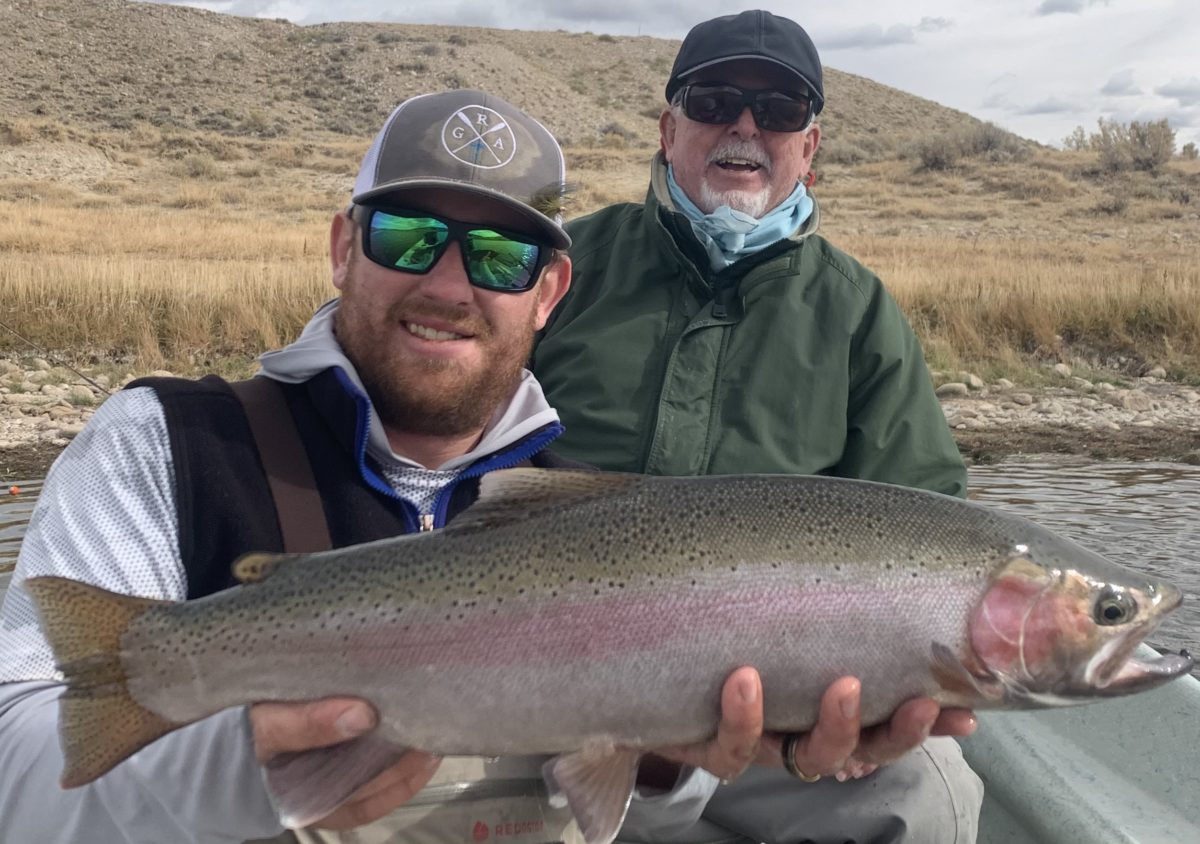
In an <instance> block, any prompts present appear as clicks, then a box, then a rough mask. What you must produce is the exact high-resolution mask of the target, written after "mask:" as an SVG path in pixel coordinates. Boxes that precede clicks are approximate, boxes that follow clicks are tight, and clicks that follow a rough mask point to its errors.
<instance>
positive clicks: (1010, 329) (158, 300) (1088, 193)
mask: <svg viewBox="0 0 1200 844" xmlns="http://www.w3.org/2000/svg"><path fill="white" fill-rule="evenodd" d="M6 125H8V126H9V128H8V129H7V130H6V131H8V133H9V135H10V136H12V137H13V138H15V139H17V140H16V144H17V145H18V146H15V147H14V145H12V142H11V141H10V146H9V147H8V148H9V149H13V148H17V149H20V150H23V149H25V148H27V147H29V146H30V144H31V143H33V142H34V141H36V139H38V138H43V137H53V138H57V139H58V142H57V143H58V145H57V146H55V148H54V149H55V153H54V155H55V156H56V158H55V159H54V162H56V163H57V162H68V163H69V162H70V161H71V160H72V158H71V156H72V155H73V154H74V153H73V152H72V150H77V151H78V156H79V157H78V160H79V161H81V162H84V163H87V164H88V165H89V166H90V167H91V168H92V169H90V170H86V172H85V171H84V169H83V168H74V169H72V170H70V172H72V173H74V174H75V175H76V177H77V178H75V180H74V181H72V182H67V181H66V180H54V179H51V178H47V177H45V175H44V174H43V173H42V171H40V170H38V168H37V167H32V166H31V167H29V168H28V169H29V172H28V173H27V174H26V175H24V176H19V175H18V176H13V177H10V178H8V179H5V180H2V181H0V319H3V320H4V321H5V322H6V323H8V324H9V325H12V326H13V327H14V328H17V329H18V330H19V331H21V332H22V333H23V334H25V335H26V336H28V337H30V338H31V339H32V340H34V341H35V342H37V343H38V344H40V345H43V346H45V347H47V348H49V349H51V350H54V351H55V352H57V353H60V354H64V355H66V356H68V357H73V356H76V355H77V354H78V353H81V352H84V351H86V352H87V353H89V354H98V355H99V356H100V357H105V358H110V359H114V360H125V361H130V362H132V363H134V364H136V366H137V367H139V368H141V369H143V370H145V369H153V368H156V367H167V368H171V369H174V370H176V371H180V372H191V371H196V370H200V369H211V368H217V369H227V368H228V366H230V365H234V366H237V365H243V366H244V364H245V362H246V361H248V360H249V359H250V358H251V357H252V356H253V355H255V354H257V353H258V352H260V351H261V350H263V349H265V348H270V347H273V346H277V345H279V344H281V343H284V342H286V341H287V340H288V339H289V338H291V337H293V336H295V334H296V333H297V331H298V330H299V328H300V326H301V325H303V323H304V321H305V320H306V319H307V318H308V316H309V315H310V314H311V313H312V311H313V309H314V308H315V307H316V306H317V305H318V304H319V303H320V302H322V301H324V300H325V299H326V298H327V297H329V296H331V295H333V290H332V288H331V287H330V286H329V284H328V270H327V263H326V249H327V226H328V220H329V215H330V214H331V213H332V212H333V211H335V210H336V209H338V208H339V207H341V205H342V204H343V203H344V202H345V201H346V198H347V196H348V192H349V188H350V183H351V181H352V178H353V173H354V169H355V167H356V163H357V159H358V157H359V156H361V154H362V150H363V147H364V146H365V144H364V143H363V142H362V141H359V140H350V139H339V138H333V137H319V138H315V139H313V140H311V141H304V142H298V141H295V140H286V139H270V140H262V139H234V140H230V139H227V138H222V137H220V136H215V135H212V134H211V133H203V132H202V133H187V132H184V131H182V130H171V131H170V132H164V131H161V130H159V129H158V128H156V127H146V126H142V127H137V128H135V129H133V130H131V131H129V132H124V133H122V132H111V133H110V132H100V133H93V134H89V133H86V132H83V133H80V132H77V131H76V130H73V129H69V128H66V127H59V128H57V129H56V128H55V127H54V126H53V125H51V124H49V123H38V122H36V121H26V122H21V123H16V124H14V123H11V122H10V123H9V124H6ZM26 139H34V141H30V140H26ZM96 149H102V150H105V151H106V152H105V154H104V155H103V156H102V157H100V158H96V157H95V156H94V155H92V152H91V151H94V150H96ZM0 154H3V149H0ZM649 155H650V150H648V149H645V148H641V147H625V148H622V147H619V146H618V147H599V148H597V147H588V146H578V147H570V148H568V149H567V159H568V173H569V174H570V178H571V179H572V181H573V183H574V184H575V186H576V190H575V191H574V194H573V197H572V203H571V205H570V206H569V215H570V216H578V215H581V214H585V213H588V212H590V211H592V210H595V209H597V208H599V207H601V206H603V205H607V204H609V203H612V202H617V201H635V202H640V201H641V200H642V198H643V196H644V195H645V190H646V177H647V172H648V158H649ZM14 160H17V159H14ZM19 160H20V161H28V159H25V158H21V159H19ZM1178 164H1179V166H1175V165H1172V167H1171V168H1169V170H1168V172H1167V173H1164V174H1162V175H1161V176H1159V177H1155V178H1154V179H1149V178H1145V179H1142V180H1141V181H1129V180H1126V181H1123V182H1117V181H1112V180H1106V179H1102V178H1099V177H1098V176H1097V175H1096V174H1095V172H1094V170H1092V169H1089V168H1090V167H1091V164H1089V159H1088V158H1087V157H1086V156H1083V155H1080V154H1055V153H1052V152H1049V151H1039V152H1037V153H1036V154H1035V155H1034V156H1033V157H1032V159H1031V160H1030V161H1029V162H1026V163H1022V164H1013V163H998V164H997V163H991V162H989V161H985V160H979V159H971V158H969V157H968V158H965V159H962V160H960V161H959V162H958V163H957V164H956V166H955V167H954V169H952V170H948V171H938V172H930V171H921V170H918V169H917V168H916V166H915V162H914V161H913V160H911V159H887V160H881V161H874V162H866V163H859V164H838V163H832V162H831V163H829V164H827V165H825V166H823V167H822V168H821V171H820V175H821V179H820V181H819V182H818V185H817V187H816V189H815V193H816V195H817V196H818V198H819V200H820V202H821V207H822V213H823V232H824V233H825V234H826V236H827V237H829V238H830V239H831V240H832V241H833V242H834V243H835V244H836V245H838V246H840V247H841V248H843V249H845V250H846V251H848V252H850V253H851V254H852V255H854V256H855V257H857V258H859V259H860V260H861V261H862V262H863V263H864V264H866V265H867V266H869V267H871V268H872V269H873V270H875V271H876V272H877V273H878V274H879V275H880V277H882V278H883V279H884V280H885V282H886V283H887V284H888V286H889V287H890V288H891V289H892V290H893V291H894V292H895V294H896V296H897V298H898V300H899V301H900V302H901V304H902V306H903V307H904V308H905V310H906V311H907V313H908V314H909V316H910V318H911V319H912V322H913V324H914V327H915V328H916V330H917V331H918V334H919V335H920V336H921V337H922V340H923V342H924V343H925V344H926V349H927V354H928V355H929V357H930V359H931V361H932V362H933V364H934V365H935V366H937V367H938V368H948V369H949V368H953V369H962V368H968V369H975V370H978V371H981V372H984V373H989V374H1006V375H1008V376H1009V377H1013V376H1016V377H1017V378H1022V377H1023V376H1024V377H1025V378H1036V372H1037V371H1038V368H1039V367H1040V366H1041V365H1042V364H1044V363H1046V362H1050V361H1057V360H1065V361H1069V362H1073V363H1079V362H1080V361H1084V362H1087V363H1091V364H1092V365H1095V366H1104V365H1106V364H1110V365H1111V364H1117V363H1122V362H1123V365H1124V366H1125V367H1126V368H1133V367H1136V366H1137V365H1140V364H1143V363H1155V364H1162V365H1165V366H1167V367H1168V368H1169V369H1170V370H1171V372H1172V374H1174V375H1176V376H1177V377H1184V378H1188V379H1191V380H1194V381H1197V382H1200V339H1198V338H1200V266H1198V264H1197V262H1196V260H1195V255H1196V254H1198V252H1200V213H1198V211H1200V165H1197V163H1196V162H1179V163H1178ZM1193 194H1194V195H1196V197H1197V198H1196V200H1195V203H1192V202H1191V201H1190V196H1191V195H1193ZM1109 206H1113V207H1112V208H1109ZM1116 206H1119V207H1116ZM1102 209H1108V210H1102ZM0 350H13V351H19V350H21V344H20V342H19V341H17V340H16V339H15V338H13V337H11V336H9V335H7V333H6V332H3V331H0ZM231 361H232V362H233V364H231V363H230V362H231Z"/></svg>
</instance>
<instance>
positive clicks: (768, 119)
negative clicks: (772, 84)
mask: <svg viewBox="0 0 1200 844" xmlns="http://www.w3.org/2000/svg"><path fill="white" fill-rule="evenodd" d="M675 100H676V102H677V103H679V104H680V105H681V106H683V113H684V114H686V115H687V116H688V118H689V119H691V120H695V121H696V122H697V123H711V124H714V125H725V124H728V123H733V122H735V121H736V120H737V119H738V117H740V116H741V114H742V109H744V108H746V107H747V106H749V107H750V113H751V114H752V115H754V122H755V124H756V125H757V126H758V128H759V129H762V130H764V131H766V132H802V131H804V130H805V129H807V128H808V127H809V126H810V125H811V124H812V121H813V118H814V117H815V116H816V112H815V111H813V103H812V97H810V96H808V95H807V94H802V93H799V92H797V91H779V90H776V89H774V88H767V89H764V90H760V91H748V90H746V89H745V88H739V87H738V86H737V85H724V84H721V83H717V82H695V83H692V84H691V85H685V86H683V88H681V89H680V90H679V93H678V94H677V95H676V97H675Z"/></svg>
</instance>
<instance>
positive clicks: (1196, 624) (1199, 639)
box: [0, 461, 1200, 676]
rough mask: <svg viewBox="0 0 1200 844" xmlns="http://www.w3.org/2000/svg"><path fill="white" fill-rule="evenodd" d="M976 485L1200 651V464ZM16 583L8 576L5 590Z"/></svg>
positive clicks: (1079, 467)
mask: <svg viewBox="0 0 1200 844" xmlns="http://www.w3.org/2000/svg"><path fill="white" fill-rule="evenodd" d="M970 483H971V493H970V494H971V498H973V499H975V500H976V501H980V502H983V503H985V504H990V505H994V506H998V507H1002V508H1005V509H1007V510H1012V511H1013V512H1016V513H1019V514H1020V515H1023V516H1026V517H1028V518H1031V519H1033V520H1034V521H1036V522H1039V523H1040V524H1042V525H1044V526H1045V527H1047V528H1050V529H1051V530H1053V531H1055V532H1057V533H1060V534H1062V535H1063V536H1066V537H1068V538H1070V539H1073V540H1075V541H1076V542H1079V543H1080V544H1081V545H1084V546H1086V547H1088V548H1091V549H1092V550H1094V551H1097V552H1099V553H1101V554H1103V555H1104V556H1106V557H1108V558H1109V559H1111V560H1113V561H1114V562H1117V563H1121V564H1123V565H1126V566H1129V567H1131V568H1136V569H1141V570H1144V571H1146V572H1150V573H1152V574H1155V575H1158V576H1160V577H1162V578H1164V579H1166V580H1170V581H1171V582H1173V583H1175V584H1176V585H1177V586H1179V587H1180V588H1181V589H1182V590H1183V591H1184V593H1185V598H1184V604H1183V606H1182V607H1180V608H1179V609H1178V610H1177V611H1176V612H1175V614H1174V615H1173V616H1172V617H1171V618H1169V619H1168V620H1167V622H1166V623H1165V624H1163V626H1162V627H1161V628H1160V629H1159V630H1158V632H1157V633H1156V634H1155V636H1154V637H1153V638H1152V639H1151V644H1154V645H1158V646H1160V647H1167V648H1171V649H1173V650H1178V649H1180V648H1187V649H1188V650H1190V651H1191V652H1192V653H1193V654H1195V655H1200V466H1186V465H1182V464H1173V463H1095V462H1083V461H1079V462H1070V461H1053V462H1050V461H1047V462H1040V461H1039V462H1024V461H1020V462H1018V461H1005V462H1001V463H998V464H995V465H992V466H977V467H974V468H972V469H971V479H970ZM17 486H18V487H19V488H20V493H19V494H17V495H10V494H8V493H9V491H8V490H0V493H3V494H2V495H0V567H2V566H3V565H4V564H5V563H12V562H15V561H16V558H17V551H18V549H19V548H20V544H21V537H22V535H23V534H24V532H25V522H26V521H27V520H28V518H29V514H30V513H31V512H32V510H33V505H34V502H35V500H36V499H37V495H38V492H39V491H40V489H41V482H40V481H29V482H26V483H20V482H18V483H17ZM8 580H9V575H8V574H3V573H0V594H2V593H3V590H4V588H5V587H6V586H7V585H8ZM1197 673H1198V676H1200V669H1197Z"/></svg>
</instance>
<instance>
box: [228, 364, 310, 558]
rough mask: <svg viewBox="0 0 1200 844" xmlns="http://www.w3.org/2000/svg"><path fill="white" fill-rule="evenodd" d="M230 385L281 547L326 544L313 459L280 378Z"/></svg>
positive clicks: (296, 548) (305, 549)
mask: <svg viewBox="0 0 1200 844" xmlns="http://www.w3.org/2000/svg"><path fill="white" fill-rule="evenodd" d="M229 386H230V387H232V388H233V392H234V394H235V395H236V396H237V397H238V399H239V400H240V401H241V403H242V406H243V407H244V408H245V409H246V419H247V420H248V421H249V422H250V432H251V433H252V434H253V435H254V443H255V445H257V446H258V453H259V456H260V458H261V459H262V464H263V469H264V470H266V473H267V481H268V482H269V483H270V485H271V497H272V498H273V499H274V500H275V513H276V515H277V516H278V518H279V532H280V533H281V534H282V535H283V550H284V551H286V552H287V553H289V554H294V553H302V552H312V551H327V550H329V549H330V548H332V547H333V543H332V542H331V541H330V539H329V524H328V522H327V521H326V519H325V508H324V506H323V505H322V503H321V495H320V493H318V492H317V483H316V481H315V480H314V479H313V472H312V464H311V463H310V462H309V460H308V453H307V452H306V451H305V450H304V444H303V443H302V442H301V441H300V432H299V431H297V430H296V422H295V420H294V419H293V418H292V412H291V410H290V409H289V408H288V404H287V400H286V399H285V398H284V397H283V390H282V388H281V387H280V386H279V383H278V382H276V381H274V380H272V379H270V378H251V379H250V380H248V381H236V382H234V383H232V384H230V385H229Z"/></svg>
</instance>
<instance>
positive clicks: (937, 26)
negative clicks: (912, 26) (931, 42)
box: [917, 18, 954, 32]
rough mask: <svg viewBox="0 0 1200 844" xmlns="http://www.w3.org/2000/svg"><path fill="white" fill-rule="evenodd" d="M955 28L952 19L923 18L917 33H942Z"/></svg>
mask: <svg viewBox="0 0 1200 844" xmlns="http://www.w3.org/2000/svg"><path fill="white" fill-rule="evenodd" d="M952 26H954V21H953V20H951V19H950V18H921V22H920V23H919V24H917V32H942V31H943V30H946V29H949V28H950V27H952Z"/></svg>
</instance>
